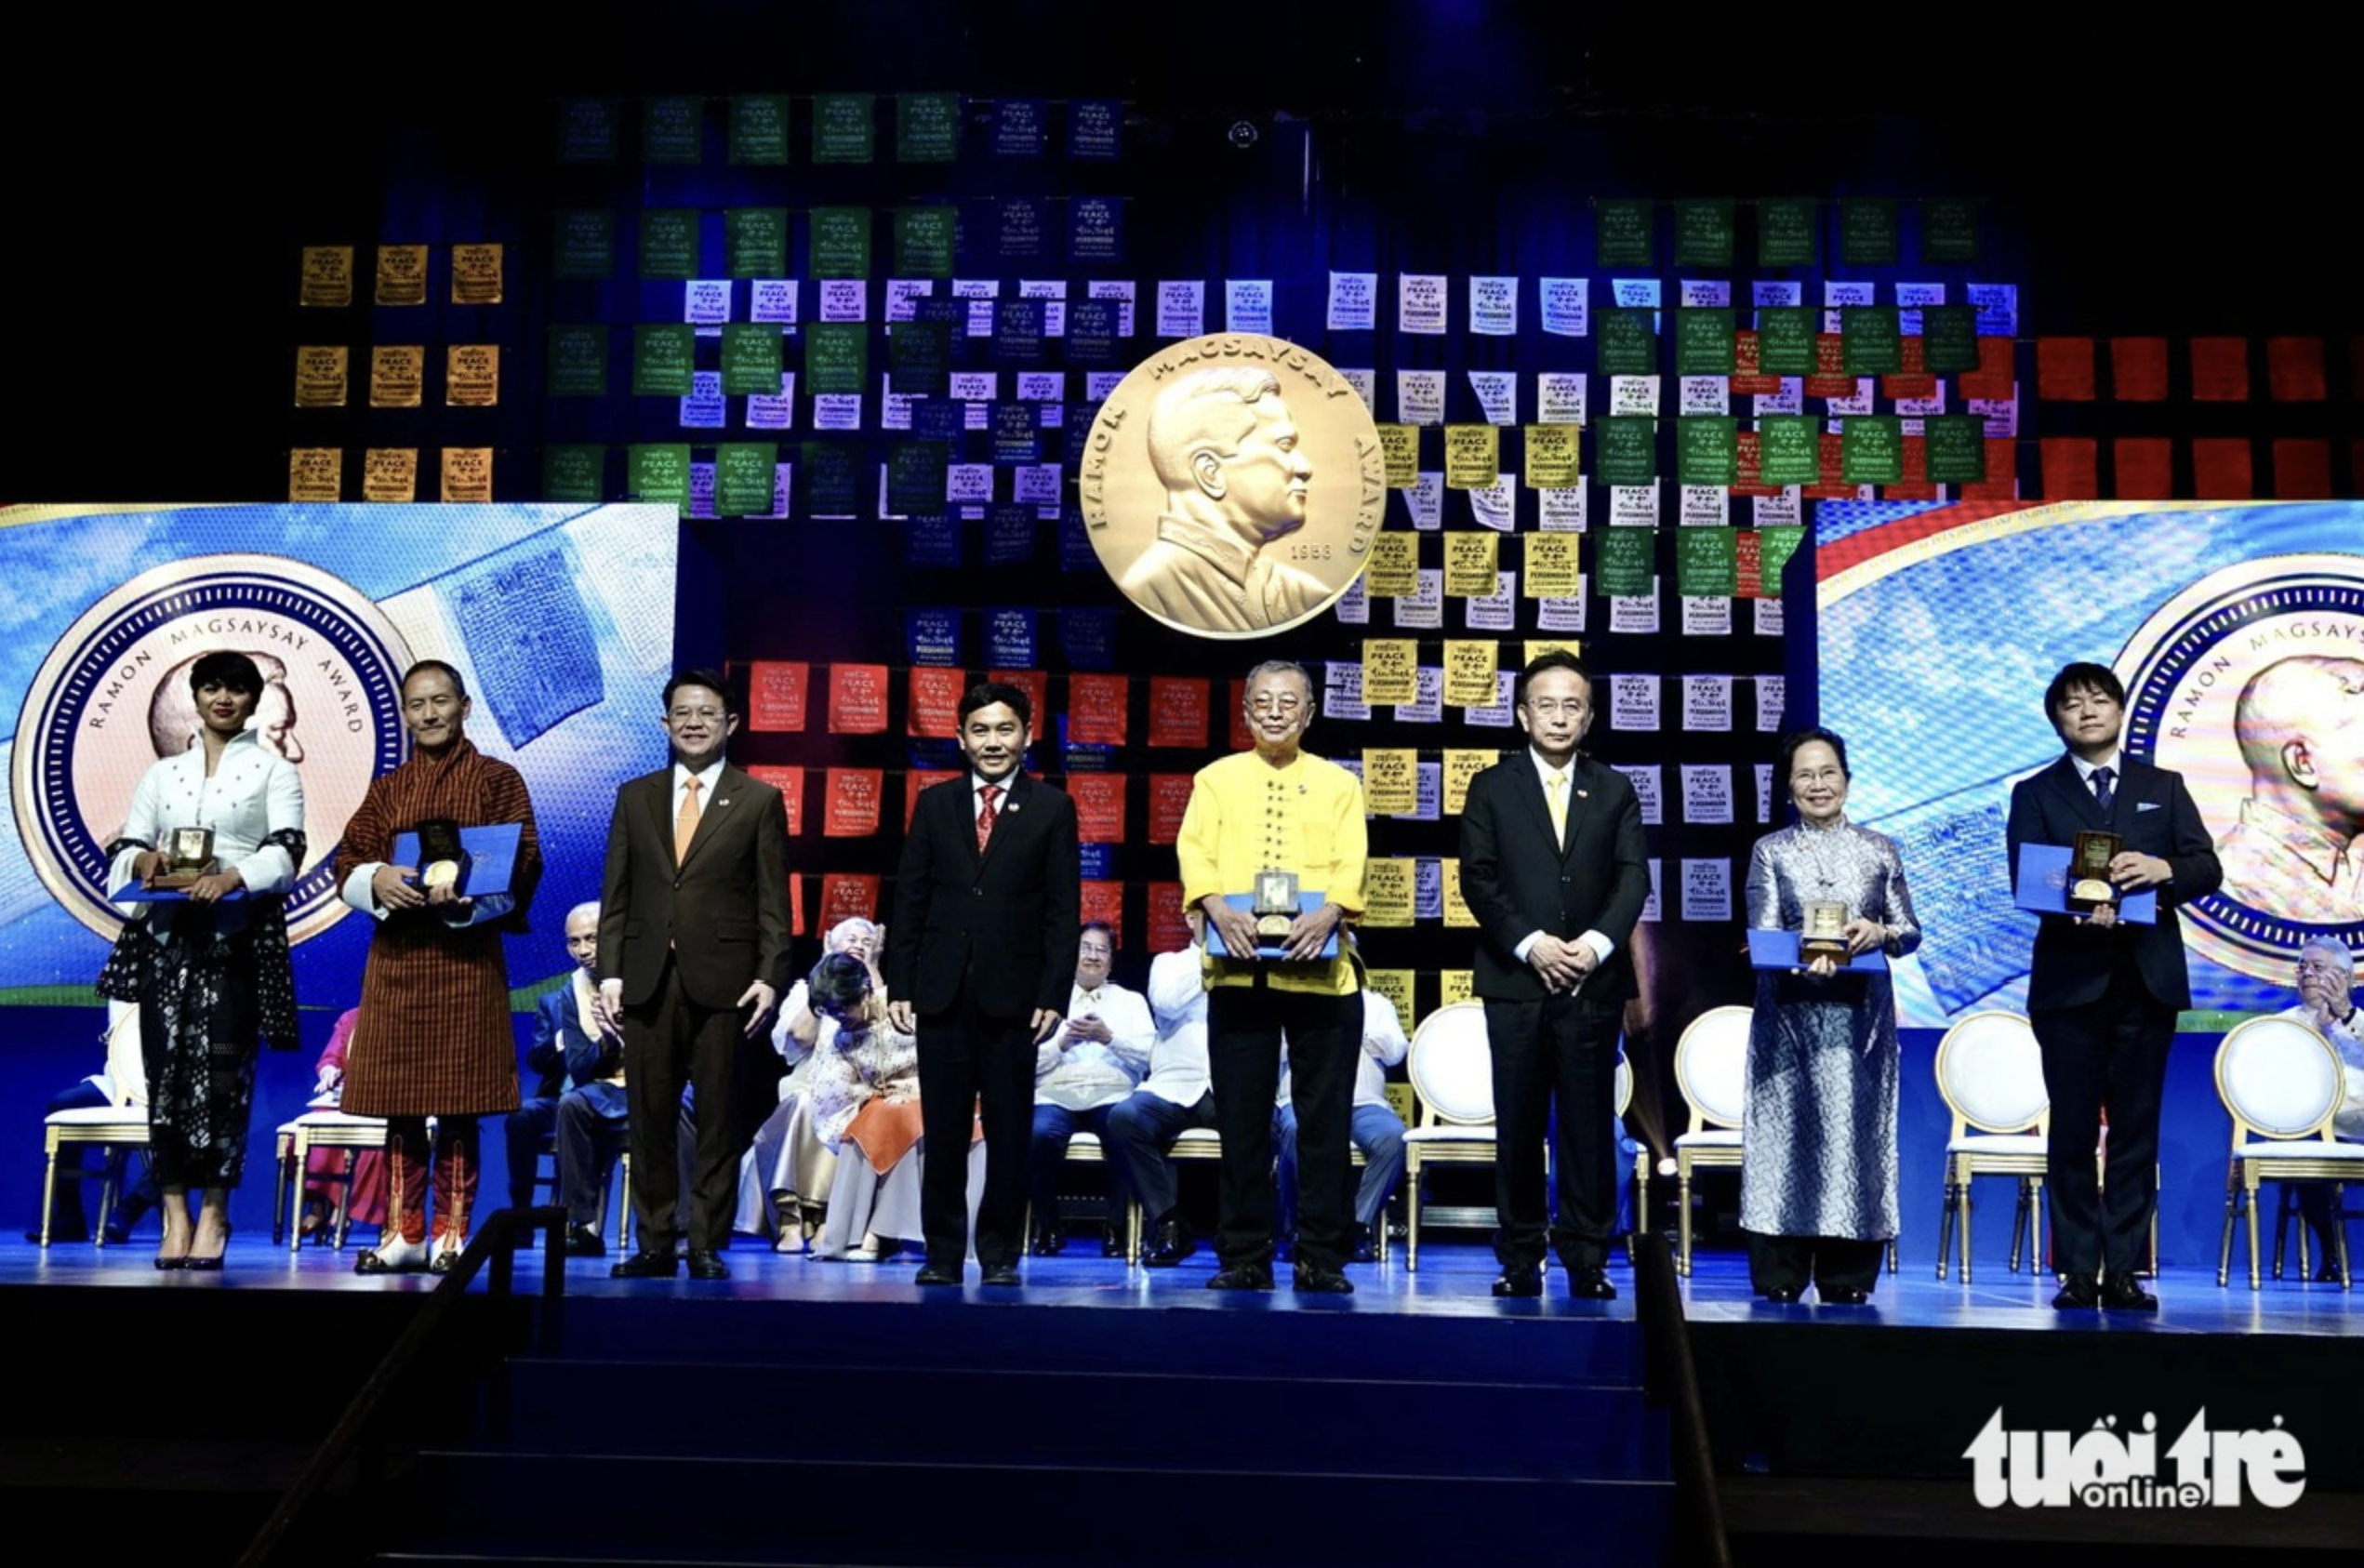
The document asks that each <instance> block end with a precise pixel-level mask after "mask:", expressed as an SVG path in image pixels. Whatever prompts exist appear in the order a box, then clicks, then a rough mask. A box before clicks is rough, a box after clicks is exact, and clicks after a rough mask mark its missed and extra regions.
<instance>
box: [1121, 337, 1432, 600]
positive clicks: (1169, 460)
mask: <svg viewBox="0 0 2364 1568" xmlns="http://www.w3.org/2000/svg"><path fill="white" fill-rule="evenodd" d="M1079 483H1080V489H1081V493H1082V509H1083V525H1084V530H1085V532H1086V533H1087V534H1089V535H1090V536H1091V539H1092V547H1093V549H1094V550H1096V551H1098V552H1099V557H1100V565H1102V566H1104V567H1106V568H1107V570H1108V574H1109V577H1110V578H1113V579H1115V582H1116V585H1117V588H1118V590H1119V591H1122V593H1123V594H1124V596H1125V597H1126V598H1127V599H1130V600H1131V601H1132V602H1133V604H1134V605H1135V606H1136V607H1137V608H1138V609H1140V610H1141V611H1142V612H1143V613H1144V614H1147V615H1149V616H1150V617H1152V618H1155V619H1157V620H1160V621H1162V622H1163V623H1164V624H1166V625H1168V626H1171V627H1173V628H1174V629H1175V631H1188V632H1189V633H1191V634H1193V635H1195V636H1201V637H1226V638H1237V637H1261V636H1265V635H1267V634H1268V633H1271V632H1275V631H1286V630H1288V629H1289V628H1290V627H1293V626H1297V625H1300V624H1302V623H1303V622H1305V621H1307V620H1309V619H1311V618H1313V617H1314V616H1316V615H1319V614H1320V613H1321V611H1323V610H1325V609H1327V608H1328V607H1329V606H1330V605H1332V604H1334V603H1335V602H1336V600H1337V598H1338V596H1339V595H1340V594H1342V593H1344V592H1345V591H1347V590H1348V588H1350V587H1352V586H1353V584H1354V580H1355V578H1357V577H1359V576H1360V575H1361V572H1362V568H1363V566H1364V565H1365V564H1366V563H1367V562H1368V561H1369V560H1370V558H1371V545H1372V541H1373V540H1374V539H1375V538H1377V537H1378V533H1379V525H1380V523H1381V521H1382V520H1383V519H1384V518H1385V516H1386V514H1387V497H1388V491H1387V459H1386V456H1385V453H1384V451H1383V449H1382V447H1381V446H1380V444H1379V432H1378V427H1377V426H1376V425H1375V424H1374V423H1373V422H1372V419H1371V411H1370V409H1369V408H1367V407H1365V406H1364V405H1363V402H1362V399H1361V396H1360V395H1359V394H1358V393H1357V392H1355V390H1354V388H1353V386H1352V385H1351V384H1350V383H1349V382H1348V381H1347V379H1345V378H1344V377H1342V376H1340V375H1339V374H1338V373H1337V372H1336V371H1335V370H1334V369H1332V368H1331V367H1330V366H1329V365H1328V364H1327V363H1326V362H1324V361H1323V360H1322V359H1321V357H1320V356H1319V355H1317V354H1313V353H1309V352H1307V351H1306V350H1304V349H1301V348H1299V347H1297V346H1296V345H1295V344H1294V343H1290V342H1286V341H1283V340H1282V339H1278V338H1267V337H1262V336H1258V335H1256V334H1253V333H1236V332H1221V333H1215V334H1212V335H1210V336H1207V337H1203V338H1192V339H1188V340H1187V341H1184V342H1179V343H1175V344H1174V345H1172V346H1171V347H1168V348H1165V349H1162V350H1160V351H1159V352H1157V353H1155V354H1153V355H1151V356H1150V357H1149V359H1147V360H1145V361H1143V362H1142V363H1141V364H1140V365H1136V366H1135V367H1134V369H1133V372H1132V374H1130V375H1128V376H1126V377H1125V378H1124V379H1123V380H1122V382H1120V383H1118V385H1117V389H1116V391H1115V392H1111V393H1110V394H1109V398H1108V401H1107V402H1105V403H1103V404H1102V405H1100V412H1099V417H1098V418H1097V419H1095V420H1094V421H1093V425H1092V433H1091V437H1090V439H1089V441H1088V442H1087V443H1086V445H1085V447H1084V454H1083V464H1082V473H1081V475H1080V481H1079Z"/></svg>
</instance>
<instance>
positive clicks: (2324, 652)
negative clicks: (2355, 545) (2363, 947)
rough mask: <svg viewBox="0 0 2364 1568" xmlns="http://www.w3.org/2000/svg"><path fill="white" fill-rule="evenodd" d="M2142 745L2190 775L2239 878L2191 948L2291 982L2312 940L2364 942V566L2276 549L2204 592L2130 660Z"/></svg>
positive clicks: (2161, 623)
mask: <svg viewBox="0 0 2364 1568" xmlns="http://www.w3.org/2000/svg"><path fill="white" fill-rule="evenodd" d="M2118 677H2119V679H2121V680H2123V681H2124V682H2125V683H2126V703H2127V724H2126V746H2127V749H2128V750H2129V751H2132V752H2133V753H2134V754H2135V755H2136V756H2141V757H2147V758H2149V759H2150V760H2151V761H2152V762H2154V763H2156V764H2158V765H2159V766H2161V767H2165V768H2171V769H2173V770H2174V771H2175V772H2177V773H2180V774H2182V775H2183V776H2184V781H2185V784H2186V785H2187V786H2188V787H2189V788H2190V790H2191V792H2192V799H2193V802H2194V803H2195V804H2197V805H2198V807H2199V814H2200V820H2201V822H2202V824H2203V825H2204V826H2205V827H2206V828H2207V830H2208V836H2209V840H2210V842H2211V843H2212V844H2214V845H2215V846H2216V857H2217V860H2218V861H2219V862H2220V863H2221V864H2222V865H2223V867H2224V870H2225V881H2224V884H2223V885H2222V886H2221V887H2219V888H2218V889H2217V890H2216V891H2215V892H2213V893H2208V894H2203V895H2201V896H2200V897H2197V898H2192V899H2188V900H2185V902H2184V903H2183V905H2182V906H2181V907H2182V910H2183V912H2184V916H2185V940H2186V941H2188V942H2189V943H2190V944H2191V946H2192V947H2193V948H2195V949H2196V950H2198V951H2199V952H2200V953H2201V954H2202V955H2203V956H2205V957H2207V958H2210V959H2212V960H2213V961H2215V962H2216V963H2221V964H2223V965H2225V967H2226V968H2228V969H2232V970H2235V971H2238V973H2240V974H2243V975H2247V976H2250V977H2252V978H2255V979H2261V980H2272V981H2276V982H2278V983H2287V981H2288V980H2289V977H2290V966H2291V960H2292V958H2293V956H2294V955H2295V954H2296V952H2297V950H2298V948H2299V945H2300V944H2301V943H2303V942H2304V941H2305V940H2306V939H2307V938H2309V937H2330V938H2331V939H2332V940H2335V941H2338V942H2340V943H2342V944H2344V945H2345V946H2347V947H2350V948H2354V947H2356V946H2357V945H2358V944H2359V943H2364V893H2360V892H2359V889H2358V882H2357V877H2358V873H2359V870H2364V844H2359V843H2358V842H2357V840H2358V835H2359V834H2360V833H2364V558H2359V557H2357V556H2352V555H2331V554H2322V555H2276V556H2267V557H2264V558H2263V559H2260V560H2256V561H2250V562H2244V563H2243V564H2241V565H2238V566H2228V567H2225V569H2224V570H2222V571H2218V572H2213V573H2211V574H2210V575H2209V576H2207V577H2205V578H2201V579H2200V580H2199V581H2198V582H2196V583H2194V584H2193V585H2192V586H2191V587H2189V588H2187V589H2185V591H2183V592H2181V593H2179V594H2177V595H2176V596H2175V597H2174V598H2173V599H2171V600H2170V601H2169V602H2168V603H2167V604H2166V605H2163V606H2161V607H2160V608H2159V610H2158V612H2157V613H2156V614H2154V615H2153V616H2152V617H2151V618H2150V619H2149V620H2148V621H2147V622H2145V624H2144V626H2143V628H2142V630H2141V631H2138V632H2136V633H2135V635H2134V638H2133V640H2132V642H2130V643H2129V644H2127V647H2126V652H2125V654H2124V655H2123V656H2122V657H2121V658H2120V659H2119V661H2118Z"/></svg>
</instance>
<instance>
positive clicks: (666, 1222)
mask: <svg viewBox="0 0 2364 1568" xmlns="http://www.w3.org/2000/svg"><path fill="white" fill-rule="evenodd" d="M741 1028H742V1025H741V1022H740V1018H739V1012H738V1009H737V1008H736V1007H726V1008H716V1007H700V1006H699V1005H698V1004H697V1003H695V1002H693V1001H691V1000H690V997H689V992H687V991H686V990H683V989H682V977H681V968H680V965H679V964H677V963H675V962H674V961H673V959H672V957H671V955H670V954H669V955H668V956H667V957H666V960H665V968H664V971H663V973H662V974H660V975H659V976H658V977H657V990H656V991H655V993H654V994H653V995H651V996H650V997H649V999H648V1001H647V1002H645V1003H642V1004H641V1005H639V1006H637V1007H632V1006H628V1007H626V1008H625V1009H624V1093H625V1096H626V1098H627V1100H628V1101H629V1103H630V1105H631V1123H632V1131H631V1149H632V1209H633V1212H634V1213H636V1214H637V1215H638V1216H640V1242H641V1248H642V1250H643V1251H645V1252H654V1253H666V1254H670V1253H671V1251H672V1250H673V1236H674V1226H675V1224H676V1223H677V1220H678V1219H679V1217H680V1216H677V1215H676V1212H675V1211H676V1209H677V1208H678V1207H684V1206H685V1207H686V1209H687V1211H688V1213H687V1216H686V1228H687V1229H688V1231H689V1244H690V1246H691V1247H692V1249H694V1250H699V1251H707V1250H711V1251H716V1252H719V1251H721V1250H722V1249H723V1248H724V1247H727V1246H729V1245H730V1242H731V1212H732V1210H733V1209H734V1208H735V1207H736V1206H737V1202H738V1164H737V1160H736V1159H734V1158H733V1156H732V1153H731V1137H730V1131H731V1130H730V1107H731V1078H732V1075H733V1072H734V1070H735V1062H736V1060H737V1049H738V1036H739V1030H740V1029H741ZM684 1079H686V1080H687V1081H688V1082H689V1083H690V1084H691V1086H692V1087H693V1088H694V1089H695V1090H696V1091H697V1139H696V1147H697V1156H696V1159H695V1160H694V1162H693V1163H692V1164H691V1167H690V1168H691V1170H692V1172H693V1173H694V1178H695V1179H694V1180H693V1181H692V1182H691V1184H690V1189H689V1201H688V1203H687V1204H686V1205H683V1204H682V1203H681V1197H682V1193H681V1180H682V1177H681V1168H680V1167H679V1165H677V1164H676V1161H677V1159H678V1158H679V1144H680V1141H681V1123H680V1116H681V1103H682V1083H683V1081H684Z"/></svg>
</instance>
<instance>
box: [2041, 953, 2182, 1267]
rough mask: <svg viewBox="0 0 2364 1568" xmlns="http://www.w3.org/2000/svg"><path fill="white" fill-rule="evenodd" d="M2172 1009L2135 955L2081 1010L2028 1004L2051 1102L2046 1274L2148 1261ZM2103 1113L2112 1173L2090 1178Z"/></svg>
mask: <svg viewBox="0 0 2364 1568" xmlns="http://www.w3.org/2000/svg"><path fill="white" fill-rule="evenodd" d="M2175 1012H2176V1010H2175V1009H2174V1008H2172V1007H2170V1006H2169V1005H2167V1004H2166V1003H2163V1002H2161V1001H2159V1000H2158V998H2157V997H2155V996H2153V995H2151V992H2150V988H2149V987H2148V986H2146V985H2145V984H2144V983H2143V977H2142V973H2141V971H2140V970H2138V969H2137V968H2136V967H2135V966H2134V961H2133V957H2132V952H2131V951H2126V952H2121V953H2119V954H2118V957H2117V961H2116V963H2115V966H2114V967H2113V968H2112V970H2111V973H2110V981H2109V989H2108V990H2105V992H2104V993H2103V994H2102V997H2101V999H2100V1000H2099V1001H2097V1002H2090V1003H2085V1004H2083V1005H2082V1006H2078V1007H2045V1008H2030V1009H2029V1011H2028V1017H2029V1021H2030V1022H2031V1023H2032V1024H2033V1025H2034V1026H2035V1030H2036V1043H2037V1045H2038V1046H2039V1048H2040V1049H2041V1050H2042V1052H2043V1058H2044V1088H2045V1091H2046V1092H2047V1093H2048V1094H2050V1095H2051V1096H2052V1141H2051V1142H2050V1144H2049V1145H2048V1146H2047V1147H2046V1149H2045V1151H2044V1184H2045V1186H2046V1188H2047V1189H2049V1190H2050V1191H2051V1194H2052V1270H2053V1272H2055V1273H2059V1274H2066V1275H2076V1276H2083V1277H2087V1278H2091V1277H2092V1276H2093V1275H2094V1274H2096V1273H2099V1272H2101V1271H2103V1270H2105V1269H2106V1270H2107V1271H2108V1273H2109V1274H2110V1276H2111V1277H2112V1278H2121V1277H2122V1278H2126V1279H2132V1278H2133V1276H2134V1274H2135V1272H2136V1270H2137V1269H2140V1268H2142V1267H2143V1266H2144V1265H2145V1263H2146V1261H2147V1256H2146V1255H2147V1253H2148V1242H2149V1236H2150V1223H2151V1211H2152V1210H2153V1209H2154V1208H2156V1207H2157V1206H2158V1102H2159V1085H2160V1083H2161V1082H2162V1081H2163V1080H2164V1078H2165V1077H2166V1073H2167V1052H2168V1048H2169V1047H2170V1046H2171V1045H2172V1044H2174V1043H2175ZM2105 1109H2106V1110H2107V1111H2108V1114H2109V1157H2108V1168H2107V1171H2106V1173H2105V1177H2104V1178H2100V1179H2097V1178H2096V1176H2095V1175H2094V1167H2093V1150H2094V1147H2095V1145H2096V1144H2097V1143H2098V1142H2099V1141H2100V1138H2101V1130H2102V1114H2103V1111H2104V1110H2105Z"/></svg>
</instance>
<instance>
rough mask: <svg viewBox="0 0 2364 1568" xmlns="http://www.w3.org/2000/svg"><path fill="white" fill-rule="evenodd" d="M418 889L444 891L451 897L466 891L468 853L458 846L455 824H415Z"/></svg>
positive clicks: (435, 820)
mask: <svg viewBox="0 0 2364 1568" xmlns="http://www.w3.org/2000/svg"><path fill="white" fill-rule="evenodd" d="M418 885H419V886H421V887H448V888H450V889H451V890H452V893H453V896H454V897H459V896H463V895H465V894H466V893H467V891H468V851H467V849H466V848H465V847H463V846H462V845H461V844H460V842H459V824H458V823H457V822H455V821H453V820H452V819H451V818H450V817H429V818H428V819H427V820H426V821H424V822H421V823H420V824H418Z"/></svg>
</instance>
